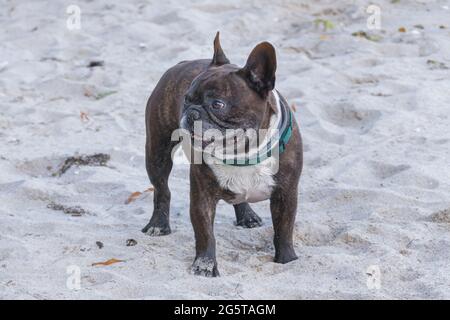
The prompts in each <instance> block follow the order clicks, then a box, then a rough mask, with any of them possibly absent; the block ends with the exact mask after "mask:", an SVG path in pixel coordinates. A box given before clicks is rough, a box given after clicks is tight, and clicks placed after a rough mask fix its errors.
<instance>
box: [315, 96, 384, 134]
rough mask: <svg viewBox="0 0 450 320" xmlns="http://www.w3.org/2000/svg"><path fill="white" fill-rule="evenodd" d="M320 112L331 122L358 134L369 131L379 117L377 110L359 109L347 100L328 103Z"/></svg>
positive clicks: (379, 113)
mask: <svg viewBox="0 0 450 320" xmlns="http://www.w3.org/2000/svg"><path fill="white" fill-rule="evenodd" d="M322 113H323V117H324V119H325V120H327V121H329V122H331V123H332V124H334V125H336V126H339V127H342V128H346V129H351V130H354V131H357V132H359V133H360V134H365V133H367V132H369V131H370V130H371V129H372V127H373V126H374V125H375V123H376V122H377V121H378V120H379V119H380V117H381V112H380V111H378V110H359V109H357V108H355V106H354V105H353V104H351V103H348V102H343V103H338V104H336V105H328V106H326V107H324V108H323V109H322Z"/></svg>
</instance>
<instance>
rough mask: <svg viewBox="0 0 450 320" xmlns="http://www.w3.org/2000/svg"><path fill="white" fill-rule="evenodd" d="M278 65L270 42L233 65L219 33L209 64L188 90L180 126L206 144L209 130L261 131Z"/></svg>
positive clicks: (222, 131)
mask: <svg viewBox="0 0 450 320" xmlns="http://www.w3.org/2000/svg"><path fill="white" fill-rule="evenodd" d="M276 67H277V61H276V55H275V49H274V47H273V46H272V45H271V44H270V43H268V42H263V43H260V44H259V45H257V46H256V47H255V48H254V49H253V51H252V52H251V53H250V55H249V57H248V59H247V63H246V64H245V66H244V67H243V68H240V67H238V66H236V65H233V64H230V61H229V60H228V58H227V57H226V56H225V53H224V52H223V50H222V47H221V46H220V41H219V33H217V35H216V38H215V39H214V56H213V58H212V60H211V63H210V65H209V67H208V68H207V69H206V70H205V71H204V72H202V73H201V74H199V75H198V76H197V77H196V78H195V79H194V80H193V81H192V83H191V85H190V87H189V89H188V91H187V92H186V95H185V99H184V106H183V113H182V119H181V127H182V128H183V129H186V130H189V132H190V133H191V134H192V136H193V138H195V137H196V138H198V139H202V141H203V147H205V146H206V145H208V143H209V142H210V141H208V140H209V138H208V137H207V136H206V134H205V132H207V131H211V130H215V131H219V132H221V133H222V134H223V135H226V133H227V130H230V129H232V130H233V129H234V130H238V129H242V130H247V129H255V130H259V129H260V128H261V125H262V123H263V121H264V120H265V119H267V116H268V113H269V112H270V111H269V110H270V106H269V103H268V100H269V96H270V95H269V93H270V92H271V91H272V90H273V89H274V86H275V71H276ZM196 122H197V123H198V124H199V125H200V128H201V130H200V131H201V132H200V133H199V129H200V128H199V127H198V126H197V129H196V128H195V123H196ZM194 134H195V136H194ZM199 135H200V137H199Z"/></svg>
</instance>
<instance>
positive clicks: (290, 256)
mask: <svg viewBox="0 0 450 320" xmlns="http://www.w3.org/2000/svg"><path fill="white" fill-rule="evenodd" d="M297 259H298V257H297V255H296V254H295V251H294V248H291V247H287V248H283V249H280V250H278V252H276V253H275V259H274V260H273V261H274V262H276V263H282V264H285V263H288V262H291V261H294V260H297Z"/></svg>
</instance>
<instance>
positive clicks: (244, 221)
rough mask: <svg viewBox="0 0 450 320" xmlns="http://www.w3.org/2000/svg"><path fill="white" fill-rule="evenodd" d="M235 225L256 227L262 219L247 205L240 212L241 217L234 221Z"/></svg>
mask: <svg viewBox="0 0 450 320" xmlns="http://www.w3.org/2000/svg"><path fill="white" fill-rule="evenodd" d="M236 225H237V226H240V227H244V228H257V227H261V226H262V225H263V222H262V219H261V218H260V217H259V216H258V215H257V214H256V212H255V211H253V209H252V208H250V207H248V208H247V209H245V212H244V213H243V214H242V216H241V218H240V219H239V220H238V221H236Z"/></svg>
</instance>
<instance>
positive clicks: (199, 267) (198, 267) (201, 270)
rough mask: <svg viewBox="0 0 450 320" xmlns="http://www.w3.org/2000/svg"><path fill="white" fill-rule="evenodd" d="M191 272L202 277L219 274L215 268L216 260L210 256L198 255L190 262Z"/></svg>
mask: <svg viewBox="0 0 450 320" xmlns="http://www.w3.org/2000/svg"><path fill="white" fill-rule="evenodd" d="M192 272H193V273H194V274H195V275H196V276H204V277H218V276H220V274H219V270H217V262H216V261H215V260H213V259H211V258H206V257H200V258H196V259H195V261H194V263H193V264H192Z"/></svg>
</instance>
